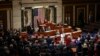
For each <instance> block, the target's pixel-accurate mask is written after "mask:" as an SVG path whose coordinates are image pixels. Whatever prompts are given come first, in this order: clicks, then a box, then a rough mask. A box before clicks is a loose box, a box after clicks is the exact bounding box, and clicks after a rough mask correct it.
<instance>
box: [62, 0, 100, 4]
mask: <svg viewBox="0 0 100 56" xmlns="http://www.w3.org/2000/svg"><path fill="white" fill-rule="evenodd" d="M62 2H63V4H79V3H80V4H81V3H100V1H99V0H62Z"/></svg>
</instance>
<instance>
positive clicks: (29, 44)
mask: <svg viewBox="0 0 100 56" xmlns="http://www.w3.org/2000/svg"><path fill="white" fill-rule="evenodd" d="M27 29H30V30H27V33H28V35H29V36H28V39H25V40H22V39H20V31H17V30H7V31H4V33H3V34H2V33H0V56H33V55H34V56H75V55H77V56H86V55H87V56H99V55H100V35H98V34H99V33H100V31H99V30H98V31H93V32H82V35H81V36H80V38H79V39H74V40H70V38H69V37H68V36H66V39H65V41H66V42H65V43H66V44H62V43H61V42H60V43H59V42H58V43H55V39H53V38H50V37H51V36H42V35H41V36H38V35H37V34H35V33H33V32H30V31H32V30H31V28H30V27H29V28H27ZM28 31H29V32H28ZM30 33H31V34H30Z"/></svg>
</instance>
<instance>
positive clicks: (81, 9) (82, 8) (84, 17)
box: [75, 5, 87, 25]
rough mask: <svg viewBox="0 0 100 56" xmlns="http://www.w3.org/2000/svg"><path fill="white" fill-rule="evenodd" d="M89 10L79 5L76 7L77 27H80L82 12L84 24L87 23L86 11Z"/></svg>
mask: <svg viewBox="0 0 100 56" xmlns="http://www.w3.org/2000/svg"><path fill="white" fill-rule="evenodd" d="M86 9H87V8H86V5H77V6H76V7H75V24H76V25H78V24H79V23H78V22H79V14H80V12H82V13H83V20H84V22H86V21H87V17H86V15H87V10H86Z"/></svg>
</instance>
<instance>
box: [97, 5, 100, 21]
mask: <svg viewBox="0 0 100 56" xmlns="http://www.w3.org/2000/svg"><path fill="white" fill-rule="evenodd" d="M97 21H100V4H98V5H97Z"/></svg>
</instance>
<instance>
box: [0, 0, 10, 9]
mask: <svg viewBox="0 0 100 56" xmlns="http://www.w3.org/2000/svg"><path fill="white" fill-rule="evenodd" d="M2 8H12V2H11V1H6V2H5V1H1V2H0V9H2Z"/></svg>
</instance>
